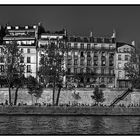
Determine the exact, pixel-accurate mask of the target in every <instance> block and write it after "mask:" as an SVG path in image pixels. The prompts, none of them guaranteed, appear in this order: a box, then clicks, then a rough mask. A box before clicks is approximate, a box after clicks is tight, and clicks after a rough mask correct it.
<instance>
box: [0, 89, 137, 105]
mask: <svg viewBox="0 0 140 140" xmlns="http://www.w3.org/2000/svg"><path fill="white" fill-rule="evenodd" d="M93 90H94V89H91V88H90V89H77V90H76V92H79V96H80V98H79V99H78V100H76V99H75V98H74V97H73V91H70V90H62V91H61V94H60V99H59V104H70V105H71V104H74V103H78V104H85V105H92V104H94V103H95V102H94V100H93V99H92V98H91V95H93ZM103 92H104V97H105V101H104V102H103V105H110V103H111V102H112V101H113V100H114V99H115V98H116V97H117V96H118V95H120V94H122V93H123V92H124V90H110V89H103ZM13 99H14V91H12V100H13ZM5 100H8V89H7V88H0V103H5ZM35 101H36V98H35V97H33V98H32V97H31V95H30V94H28V90H27V89H20V90H19V92H18V100H17V102H18V103H27V104H28V105H31V104H32V103H33V104H34V103H35ZM38 103H41V104H42V103H46V104H51V103H52V90H51V89H44V91H43V94H42V96H41V98H39V100H38ZM119 104H124V105H126V106H127V105H129V104H134V105H140V91H139V90H135V91H134V92H131V93H130V94H129V95H128V96H127V97H126V98H125V99H124V100H122V101H120V102H119V103H118V105H119Z"/></svg>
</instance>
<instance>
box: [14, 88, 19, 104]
mask: <svg viewBox="0 0 140 140" xmlns="http://www.w3.org/2000/svg"><path fill="white" fill-rule="evenodd" d="M18 89H19V87H17V88H16V91H15V99H14V105H17V97H18Z"/></svg>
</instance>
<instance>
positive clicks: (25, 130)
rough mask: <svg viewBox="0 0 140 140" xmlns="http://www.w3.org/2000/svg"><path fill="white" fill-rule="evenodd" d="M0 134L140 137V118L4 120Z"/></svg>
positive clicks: (8, 118) (73, 117)
mask: <svg viewBox="0 0 140 140" xmlns="http://www.w3.org/2000/svg"><path fill="white" fill-rule="evenodd" d="M0 134H1V135H6V134H9V135H10V134H11V135H16V134H18V135H19V134H20V135H21V134H31V135H33V134H43V135H74V134H77V135H78V134H79V135H80V134H86V135H87V134H90V135H98V134H140V117H138V116H137V117H132V116H121V117H119V116H113V117H111V116H87V117H86V116H82V117H81V116H69V117H68V116H0Z"/></svg>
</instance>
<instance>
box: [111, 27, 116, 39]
mask: <svg viewBox="0 0 140 140" xmlns="http://www.w3.org/2000/svg"><path fill="white" fill-rule="evenodd" d="M111 38H116V31H115V29H113V35H112V37H111Z"/></svg>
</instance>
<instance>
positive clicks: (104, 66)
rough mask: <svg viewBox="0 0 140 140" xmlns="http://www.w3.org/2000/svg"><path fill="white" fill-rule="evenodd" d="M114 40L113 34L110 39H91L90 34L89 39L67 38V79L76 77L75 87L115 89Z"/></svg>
mask: <svg viewBox="0 0 140 140" xmlns="http://www.w3.org/2000/svg"><path fill="white" fill-rule="evenodd" d="M115 40H116V38H115V33H113V36H112V37H110V38H106V37H102V38H101V37H93V36H92V33H91V34H90V37H78V36H77V37H75V36H70V37H68V40H67V48H68V51H67V65H66V67H67V79H70V78H72V77H78V80H79V81H78V83H79V84H78V85H77V86H85V85H91V84H94V85H96V84H98V85H105V86H108V87H109V86H112V87H115V82H114V81H115V73H114V71H115V51H116V41H115ZM76 80H77V79H76ZM84 83H85V84H84Z"/></svg>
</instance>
